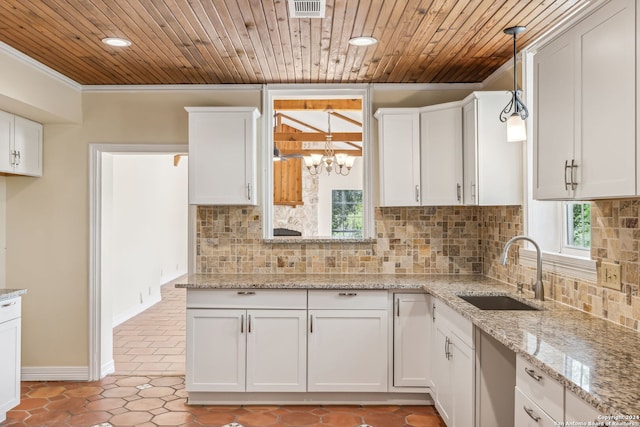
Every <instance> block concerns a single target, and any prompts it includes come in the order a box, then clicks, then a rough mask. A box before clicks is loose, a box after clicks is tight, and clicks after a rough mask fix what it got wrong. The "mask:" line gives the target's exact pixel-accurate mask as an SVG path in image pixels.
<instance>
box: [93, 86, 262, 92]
mask: <svg viewBox="0 0 640 427" xmlns="http://www.w3.org/2000/svg"><path fill="white" fill-rule="evenodd" d="M262 87H263V85H261V84H210V85H208V84H184V85H84V86H82V92H83V93H104V92H207V91H212V90H215V91H221V90H229V91H239V90H248V91H256V90H262Z"/></svg>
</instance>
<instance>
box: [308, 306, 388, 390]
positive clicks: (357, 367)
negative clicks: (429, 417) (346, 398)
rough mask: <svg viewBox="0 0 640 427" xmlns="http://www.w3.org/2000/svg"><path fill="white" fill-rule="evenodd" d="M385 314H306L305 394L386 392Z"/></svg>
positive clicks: (385, 312)
mask: <svg viewBox="0 0 640 427" xmlns="http://www.w3.org/2000/svg"><path fill="white" fill-rule="evenodd" d="M387 319H388V317H387V310H309V334H308V340H309V355H308V360H309V365H308V376H307V378H308V382H309V384H308V391H335V392H339V391H345V392H358V391H387V372H388V366H387V359H388V355H387V351H388V345H387V342H388V336H387V329H388V326H387Z"/></svg>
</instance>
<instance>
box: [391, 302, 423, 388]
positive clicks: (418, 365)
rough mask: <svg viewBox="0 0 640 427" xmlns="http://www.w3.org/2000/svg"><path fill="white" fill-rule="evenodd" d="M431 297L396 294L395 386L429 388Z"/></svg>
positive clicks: (394, 320)
mask: <svg viewBox="0 0 640 427" xmlns="http://www.w3.org/2000/svg"><path fill="white" fill-rule="evenodd" d="M429 304H430V298H429V296H428V295H427V294H395V296H394V318H393V385H394V386H396V387H428V386H429V380H430V378H429V376H430V375H429V374H430V373H429V366H430V361H429V359H430V354H429V353H430V348H429V344H430V330H429V327H430V324H429V318H430V316H431V310H430V306H429Z"/></svg>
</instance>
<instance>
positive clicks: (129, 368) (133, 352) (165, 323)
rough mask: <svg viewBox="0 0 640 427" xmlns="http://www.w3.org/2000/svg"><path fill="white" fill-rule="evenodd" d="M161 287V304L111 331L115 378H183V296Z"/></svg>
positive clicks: (167, 286) (169, 286) (180, 291)
mask: <svg viewBox="0 0 640 427" xmlns="http://www.w3.org/2000/svg"><path fill="white" fill-rule="evenodd" d="M180 280H184V276H182V277H179V278H177V279H175V280H173V281H171V282H169V283H166V284H164V285H162V287H161V288H160V292H161V295H162V301H160V302H159V303H157V304H155V305H153V306H152V307H150V308H149V309H147V310H145V311H144V312H142V313H140V314H138V315H137V316H134V317H132V318H131V319H129V320H127V321H126V322H124V323H122V324H120V325H118V326H116V327H115V328H114V329H113V359H114V364H115V375H151V376H154V375H167V376H169V375H184V373H185V356H184V348H185V316H186V315H185V310H186V309H185V307H186V292H185V290H184V289H176V288H175V287H174V285H175V284H176V283H178V282H180Z"/></svg>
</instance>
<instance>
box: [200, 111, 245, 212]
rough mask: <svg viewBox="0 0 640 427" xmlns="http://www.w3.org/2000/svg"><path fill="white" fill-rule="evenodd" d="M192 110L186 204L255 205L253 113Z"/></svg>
mask: <svg viewBox="0 0 640 427" xmlns="http://www.w3.org/2000/svg"><path fill="white" fill-rule="evenodd" d="M193 110H195V109H193V108H191V107H189V203H190V204H197V205H255V204H256V203H257V200H256V194H257V192H256V185H255V175H256V149H257V145H256V130H255V114H256V112H255V111H254V110H253V109H249V110H248V111H229V112H225V111H213V112H211V111H206V109H205V111H193Z"/></svg>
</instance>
